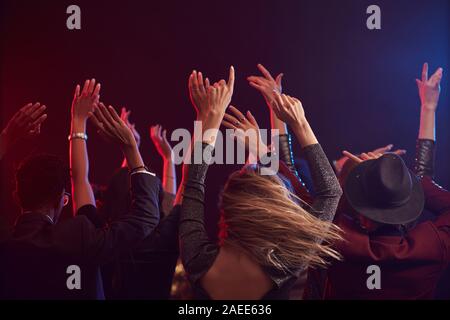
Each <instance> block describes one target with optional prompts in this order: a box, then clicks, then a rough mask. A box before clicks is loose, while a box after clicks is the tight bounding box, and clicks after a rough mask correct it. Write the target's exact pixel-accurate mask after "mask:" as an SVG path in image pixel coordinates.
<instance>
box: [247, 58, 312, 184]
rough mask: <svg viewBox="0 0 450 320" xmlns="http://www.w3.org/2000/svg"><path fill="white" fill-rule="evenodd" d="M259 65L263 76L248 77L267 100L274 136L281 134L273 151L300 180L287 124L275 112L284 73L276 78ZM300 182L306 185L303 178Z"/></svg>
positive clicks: (251, 83) (250, 82) (251, 84)
mask: <svg viewBox="0 0 450 320" xmlns="http://www.w3.org/2000/svg"><path fill="white" fill-rule="evenodd" d="M257 67H258V69H259V71H260V72H261V74H262V76H250V77H248V78H247V80H248V81H249V84H250V86H252V87H253V88H255V89H257V90H258V91H259V92H260V93H261V95H262V96H263V98H264V100H265V101H266V104H267V106H268V108H269V112H270V123H271V128H272V137H273V136H275V135H279V137H278V138H279V146H276V145H273V146H272V151H275V152H278V153H279V156H280V159H281V160H282V161H283V162H284V163H285V164H286V165H287V167H288V168H289V170H290V171H291V172H292V173H294V174H295V175H296V176H297V178H298V179H299V180H300V177H299V176H298V172H297V169H296V167H295V161H294V154H293V152H292V140H291V136H290V135H289V131H288V128H287V125H286V123H285V122H284V121H283V120H281V119H280V118H279V117H278V116H277V114H276V113H275V112H274V103H275V99H276V94H277V93H279V94H281V93H282V89H283V88H282V84H281V81H282V79H283V74H282V73H280V74H279V75H278V76H276V77H275V79H274V78H273V77H272V75H271V73H270V72H269V71H268V70H267V69H266V68H265V67H264V66H263V65H262V64H258V66H257ZM272 140H273V139H272ZM300 182H301V183H302V185H303V186H304V184H303V182H302V181H301V180H300ZM305 191H306V192H308V191H307V190H306V187H305Z"/></svg>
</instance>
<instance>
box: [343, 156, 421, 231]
mask: <svg viewBox="0 0 450 320" xmlns="http://www.w3.org/2000/svg"><path fill="white" fill-rule="evenodd" d="M373 161H375V160H368V161H364V162H362V163H361V164H359V165H358V166H357V167H355V168H354V169H353V170H352V171H351V172H350V174H349V175H348V177H347V180H346V182H345V187H344V193H345V196H346V198H347V200H348V202H349V204H350V205H351V206H352V208H353V209H354V210H355V211H356V212H358V213H359V214H362V215H363V216H365V217H367V218H369V219H371V220H373V221H376V222H380V223H384V224H391V225H399V224H407V223H410V222H413V221H414V220H416V219H417V218H418V217H419V216H420V214H421V213H422V211H423V208H424V204H425V196H424V194H423V189H422V185H421V183H420V181H419V180H418V179H417V177H416V176H415V174H413V173H411V180H412V192H411V197H410V199H409V200H408V202H406V203H405V204H404V205H402V206H399V207H393V208H380V207H374V206H371V205H370V201H369V199H368V198H367V195H366V194H365V193H364V191H363V190H364V189H363V185H362V180H361V177H362V176H363V175H362V174H363V172H364V171H365V170H366V169H367V168H368V167H369V166H370V165H371V164H372V162H373Z"/></svg>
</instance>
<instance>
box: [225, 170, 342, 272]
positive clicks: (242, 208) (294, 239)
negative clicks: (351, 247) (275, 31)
mask: <svg viewBox="0 0 450 320" xmlns="http://www.w3.org/2000/svg"><path fill="white" fill-rule="evenodd" d="M300 202H301V200H300V199H299V198H297V197H296V196H295V195H294V194H293V193H292V192H291V191H290V190H289V189H288V188H287V187H286V185H285V183H284V182H283V179H282V177H280V176H278V175H274V176H264V175H260V174H259V173H258V170H257V167H255V166H246V167H244V168H243V169H242V170H241V171H238V172H235V173H233V174H232V175H231V176H230V177H229V179H228V181H227V183H226V185H225V188H224V190H223V192H222V197H221V203H220V209H221V214H222V217H221V223H220V231H221V232H220V239H221V242H222V243H223V244H228V245H232V246H237V247H240V248H242V249H244V250H245V251H247V252H248V253H249V254H250V255H251V256H253V258H255V259H256V261H257V262H258V263H259V264H260V265H262V266H266V267H275V268H277V269H279V270H283V271H285V270H286V269H295V268H301V267H304V266H305V265H306V264H308V265H309V266H312V267H314V266H324V265H326V264H327V258H330V257H332V258H339V254H337V253H336V252H335V251H334V250H332V249H331V248H330V245H329V244H330V243H331V242H333V241H334V240H337V239H339V238H340V237H339V233H338V228H337V227H336V226H334V225H333V224H332V223H330V222H325V221H322V220H320V219H318V218H316V217H315V216H313V215H311V214H310V213H309V212H308V211H306V210H305V209H303V208H302V207H301V205H300V204H299V203H300ZM320 239H323V240H324V242H321V241H320Z"/></svg>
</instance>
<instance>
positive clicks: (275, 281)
mask: <svg viewBox="0 0 450 320" xmlns="http://www.w3.org/2000/svg"><path fill="white" fill-rule="evenodd" d="M189 88H190V93H191V100H192V102H193V104H194V107H195V108H196V110H197V117H198V119H197V120H199V121H202V123H203V126H202V129H203V135H204V136H203V137H201V138H200V139H199V137H194V142H193V152H194V153H196V152H201V153H202V154H203V155H205V157H206V159H203V162H202V163H201V164H196V163H195V162H194V160H195V157H194V155H193V157H192V161H191V164H185V168H184V170H183V184H182V186H181V188H182V189H181V193H182V200H181V217H180V250H181V257H182V261H183V265H184V266H185V269H186V272H187V273H188V276H189V279H190V281H191V283H192V286H193V287H194V289H195V290H196V294H197V297H200V298H204V299H205V298H211V299H283V298H284V299H285V298H287V297H288V293H289V289H290V288H291V286H292V285H293V284H294V283H295V282H296V280H297V276H298V274H299V273H300V272H301V271H302V270H304V268H306V267H307V266H308V265H325V264H326V262H325V261H326V259H327V258H330V257H333V258H338V255H336V254H335V252H334V251H333V250H330V249H329V247H328V246H327V245H326V244H324V243H323V241H325V242H328V241H333V240H335V239H337V238H339V236H338V233H337V228H336V227H334V226H333V225H332V223H331V220H332V219H333V217H334V212H335V209H336V207H337V203H338V201H339V198H340V196H341V189H340V187H339V184H338V181H337V179H336V176H335V175H334V172H333V170H332V168H331V165H330V164H329V162H328V160H327V159H326V157H325V155H324V153H323V151H322V149H321V147H320V145H319V144H318V143H317V139H316V138H315V136H314V133H313V132H312V130H311V128H310V127H309V125H308V124H307V121H306V119H305V117H304V112H303V108H302V107H301V103H300V102H299V101H298V100H296V99H294V98H291V97H288V96H286V95H283V96H281V95H280V94H277V93H274V98H275V99H276V102H275V103H274V112H275V113H276V114H277V116H278V118H279V119H281V120H283V121H285V122H287V123H288V124H289V125H290V126H291V128H293V130H294V132H295V134H296V136H297V138H298V139H299V141H300V144H301V145H302V147H303V151H304V152H305V155H306V157H307V159H308V163H309V164H310V166H311V168H312V170H311V171H312V174H313V177H314V181H315V182H316V189H317V195H318V196H317V198H316V199H314V201H313V205H312V208H310V213H308V212H307V211H306V210H304V209H303V208H302V207H301V205H300V204H299V202H298V200H299V199H298V197H296V196H295V195H293V193H292V192H290V191H289V188H288V187H287V186H286V184H285V183H284V181H286V180H288V177H289V176H290V175H289V174H288V176H287V177H286V176H282V175H281V174H275V175H266V176H265V175H261V174H260V172H261V171H260V169H261V167H260V166H259V165H247V166H245V167H244V168H243V169H242V170H240V171H238V172H236V173H234V174H232V175H231V176H230V177H229V179H228V181H227V184H226V186H225V188H224V191H223V193H222V200H221V205H220V208H221V215H222V216H221V223H220V229H221V230H220V236H219V238H220V243H219V244H215V243H213V242H211V241H210V240H209V238H208V236H207V233H206V231H205V225H204V223H205V222H204V194H205V178H206V173H207V169H208V162H209V160H208V159H209V157H210V156H211V154H212V151H213V149H214V145H215V134H214V133H212V132H214V131H215V130H217V129H218V127H219V125H220V123H221V122H222V118H223V115H224V113H225V109H226V108H227V107H228V104H229V103H230V100H231V96H232V93H233V88H234V69H233V68H230V77H229V80H228V82H225V81H224V80H221V81H220V82H218V83H216V84H214V86H209V83H208V82H206V83H205V82H204V81H203V77H202V74H201V73H197V72H195V71H194V72H193V74H192V75H191V76H190V79H189ZM241 121H248V119H246V118H241V119H239V122H241ZM235 125H239V124H238V123H235ZM256 155H259V151H258V150H256ZM288 172H290V171H289V170H288ZM297 182H298V181H297ZM179 192H180V191H179ZM249 284H250V285H249Z"/></svg>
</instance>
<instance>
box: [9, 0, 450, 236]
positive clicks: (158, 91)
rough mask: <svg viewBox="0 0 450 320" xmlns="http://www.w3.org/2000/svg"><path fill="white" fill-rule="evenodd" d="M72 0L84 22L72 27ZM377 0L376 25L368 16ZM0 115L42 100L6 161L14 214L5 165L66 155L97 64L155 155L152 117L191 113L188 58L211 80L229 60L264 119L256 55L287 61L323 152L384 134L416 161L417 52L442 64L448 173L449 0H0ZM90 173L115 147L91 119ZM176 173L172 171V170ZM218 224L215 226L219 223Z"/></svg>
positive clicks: (241, 98) (370, 144)
mask: <svg viewBox="0 0 450 320" xmlns="http://www.w3.org/2000/svg"><path fill="white" fill-rule="evenodd" d="M71 4H77V5H79V6H80V7H81V12H82V30H81V31H70V30H68V29H67V28H66V19H67V17H68V15H67V14H66V8H67V7H68V6H69V5H71ZM371 4H377V5H379V6H380V7H381V11H382V30H378V31H370V30H368V29H367V28H366V19H367V17H368V15H367V14H366V9H367V7H368V6H369V5H371ZM0 10H1V20H0V23H1V29H2V30H1V37H0V44H1V52H0V55H1V57H0V59H1V60H0V77H1V78H0V81H1V92H0V99H1V101H0V108H1V109H0V125H1V127H3V126H4V125H5V124H6V122H7V120H8V119H9V118H10V117H11V116H12V115H13V113H14V112H15V111H16V110H17V109H19V108H20V107H21V106H22V105H24V104H26V103H28V102H30V101H39V102H41V103H45V104H46V105H47V106H48V114H49V118H48V120H47V122H46V123H45V125H44V127H43V131H42V134H41V136H40V137H39V138H38V139H36V140H34V141H28V142H24V143H22V144H20V145H19V146H18V148H17V149H16V150H15V151H14V152H12V153H10V154H9V155H8V157H7V158H6V159H5V161H3V163H2V166H3V171H2V176H1V182H2V194H1V198H2V199H1V204H2V207H3V208H2V211H3V212H2V218H3V219H5V218H6V220H7V221H9V222H11V221H12V220H13V218H14V214H15V211H14V210H12V209H11V208H10V207H9V206H7V205H6V204H7V202H6V200H5V199H11V193H12V181H13V180H12V178H13V175H12V168H14V167H15V166H16V164H17V162H18V161H19V160H20V159H21V158H22V157H23V156H25V155H28V154H31V153H33V152H50V153H56V154H59V155H61V156H63V157H65V158H67V156H68V142H67V135H68V133H69V119H70V115H69V110H70V104H71V99H72V96H73V90H74V87H75V85H76V84H77V83H80V84H82V83H83V81H84V80H85V79H86V78H88V77H89V78H90V77H95V78H96V79H98V80H99V81H100V82H101V83H102V85H103V88H102V100H103V101H104V102H105V103H108V104H112V105H114V106H116V108H119V107H120V106H127V107H129V108H131V109H132V110H133V114H132V120H133V121H135V122H136V125H137V128H138V130H139V131H140V132H141V135H142V136H143V144H142V147H141V151H142V154H143V156H144V158H145V160H146V161H147V162H148V163H149V164H150V165H151V166H152V167H154V168H155V169H156V171H157V172H160V170H161V167H162V162H161V160H160V158H159V156H158V154H157V153H156V151H155V149H154V147H153V145H152V144H151V142H150V139H149V137H148V127H149V125H151V124H155V123H160V124H162V125H164V126H165V127H167V128H168V129H169V131H172V130H173V129H176V128H189V129H191V128H192V126H193V120H194V112H193V108H192V107H191V106H190V102H189V98H188V91H187V78H188V75H189V74H190V72H191V71H192V70H193V69H194V68H195V69H197V70H201V71H203V72H204V73H205V74H207V75H208V76H209V77H210V79H213V80H218V79H220V78H222V77H226V76H227V74H228V73H227V71H228V67H229V66H230V65H231V64H232V65H234V66H235V68H236V72H237V82H236V89H235V95H234V97H233V103H234V104H235V105H236V106H238V107H239V108H240V109H241V110H243V111H245V110H251V111H252V113H253V114H254V115H256V116H257V119H258V121H259V123H260V126H261V127H262V128H267V127H268V126H269V118H268V115H267V108H266V107H265V105H264V102H263V99H262V98H261V96H260V95H259V93H258V92H256V91H255V90H254V89H253V88H251V87H249V86H248V84H247V81H246V77H247V76H249V75H251V74H255V73H256V72H257V69H256V64H257V63H263V64H264V65H266V67H268V68H269V69H270V70H271V71H272V72H273V73H276V74H277V73H279V72H284V73H285V78H284V91H285V92H287V93H289V94H291V95H294V96H296V97H299V98H300V99H301V100H302V102H303V104H304V107H305V110H306V112H307V115H308V118H309V119H310V123H311V124H312V126H313V128H314V130H315V132H316V133H317V135H318V138H319V140H320V142H321V144H322V145H323V147H324V149H325V151H326V153H327V154H328V156H329V157H330V159H336V158H338V157H339V156H340V152H341V150H343V149H344V148H346V149H349V150H352V151H355V152H362V151H367V150H372V149H374V148H376V147H379V146H384V145H387V144H389V143H393V144H395V145H396V146H397V147H399V148H404V149H407V150H408V154H407V155H406V157H405V158H406V161H407V162H408V163H409V164H412V161H413V158H414V146H415V140H416V137H417V131H418V125H419V110H420V108H419V106H420V102H419V98H418V94H417V88H416V83H415V78H417V77H419V76H420V71H421V67H422V64H423V62H425V61H428V62H429V63H430V69H431V70H430V71H431V72H434V70H436V68H437V67H439V66H441V67H443V68H444V70H445V71H444V80H443V82H442V88H443V92H442V96H441V103H440V106H439V110H438V122H437V124H438V132H437V138H438V141H439V149H438V157H437V180H438V182H440V183H441V184H443V185H444V186H446V187H449V186H450V174H449V173H450V167H449V166H448V164H449V163H450V152H449V151H448V150H449V146H450V141H449V138H450V132H449V126H448V124H449V120H450V112H449V99H448V88H449V86H448V84H449V82H448V79H449V78H448V76H447V72H448V70H449V39H450V35H449V27H450V22H449V21H450V20H449V15H450V1H448V0H428V1H424V0H395V1H394V0H375V1H374V0H371V1H366V0H340V1H332V0H330V1H323V0H320V1H318V0H308V1H299V0H297V1H236V2H234V1H221V2H218V1H208V2H206V1H205V2H203V1H159V2H153V1H136V0H129V1H126V2H125V1H120V2H119V1H117V2H116V1H114V2H113V1H85V0H83V1H81V0H77V1H24V0H13V1H12V0H10V1H1V7H0ZM89 154H90V160H91V180H92V181H93V182H96V183H107V182H108V178H109V176H110V175H111V173H112V171H113V170H114V169H115V168H117V167H118V166H119V165H120V163H121V154H120V152H119V151H118V150H117V148H114V147H113V146H110V145H107V144H105V143H103V141H101V139H99V138H98V137H97V136H96V135H95V133H94V132H91V135H90V140H89ZM235 169H236V167H234V166H214V167H212V168H211V170H210V174H209V176H208V194H207V197H208V208H209V212H210V215H209V219H210V221H211V222H213V223H215V219H216V217H217V216H216V215H214V214H213V213H214V212H217V210H216V207H217V199H218V195H217V194H218V191H219V190H220V188H221V187H222V185H223V182H224V181H225V178H226V176H227V175H228V174H229V173H230V172H231V171H233V170H235ZM179 172H180V171H179ZM213 231H214V230H212V233H213Z"/></svg>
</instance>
